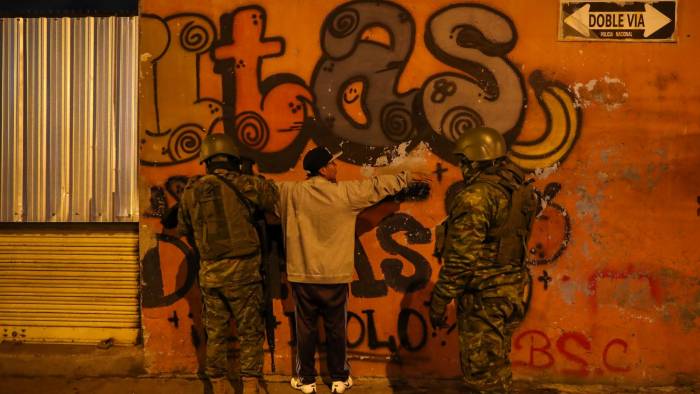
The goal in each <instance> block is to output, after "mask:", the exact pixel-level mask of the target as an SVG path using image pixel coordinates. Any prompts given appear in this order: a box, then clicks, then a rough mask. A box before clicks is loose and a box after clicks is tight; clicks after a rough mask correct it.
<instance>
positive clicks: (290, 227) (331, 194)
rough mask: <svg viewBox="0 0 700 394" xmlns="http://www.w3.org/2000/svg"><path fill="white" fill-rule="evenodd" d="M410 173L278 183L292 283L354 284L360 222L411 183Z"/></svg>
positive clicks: (288, 269) (316, 177) (279, 208)
mask: <svg viewBox="0 0 700 394" xmlns="http://www.w3.org/2000/svg"><path fill="white" fill-rule="evenodd" d="M408 179H409V174H408V173H407V172H402V173H401V174H398V175H379V176H375V177H372V178H370V179H367V180H359V181H342V182H338V183H333V182H331V181H329V180H327V179H325V178H323V177H321V176H315V177H312V178H310V179H307V180H305V181H301V182H278V183H277V186H278V187H279V191H280V201H279V206H278V213H279V215H280V219H281V221H282V228H283V230H284V238H285V247H286V250H287V279H288V280H289V281H290V282H299V283H321V284H337V283H350V282H352V280H353V273H354V254H355V221H356V218H357V215H358V214H359V213H360V212H361V211H362V210H363V209H365V208H367V207H369V206H371V205H373V204H376V203H377V202H379V201H381V200H382V199H383V198H384V197H387V196H390V195H392V194H396V193H398V192H399V191H401V189H403V188H404V187H406V186H407V185H408Z"/></svg>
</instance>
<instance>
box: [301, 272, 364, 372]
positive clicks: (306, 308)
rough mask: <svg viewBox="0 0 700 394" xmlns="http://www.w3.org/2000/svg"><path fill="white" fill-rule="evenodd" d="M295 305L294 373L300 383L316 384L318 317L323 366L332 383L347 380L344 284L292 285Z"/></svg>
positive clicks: (346, 288)
mask: <svg viewBox="0 0 700 394" xmlns="http://www.w3.org/2000/svg"><path fill="white" fill-rule="evenodd" d="M292 294H293V295H294V301H295V303H296V309H295V316H296V334H297V360H296V374H297V376H298V377H299V378H300V379H301V381H302V383H303V384H311V383H313V382H315V381H316V368H315V363H314V356H315V353H316V342H317V341H318V317H319V316H321V317H323V324H324V329H325V332H326V363H327V366H328V372H329V373H330V375H331V379H332V380H334V381H335V380H342V381H345V380H347V378H348V376H349V375H350V366H349V365H348V363H347V359H346V353H347V349H346V346H347V340H346V337H347V332H346V329H347V305H348V285H347V284H346V283H343V284H332V285H325V284H323V285H321V284H310V283H292Z"/></svg>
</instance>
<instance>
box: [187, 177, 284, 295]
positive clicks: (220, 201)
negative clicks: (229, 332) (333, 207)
mask: <svg viewBox="0 0 700 394" xmlns="http://www.w3.org/2000/svg"><path fill="white" fill-rule="evenodd" d="M219 177H224V178H226V179H227V180H228V181H229V182H230V183H231V184H233V185H234V186H235V187H236V188H237V189H238V191H239V192H240V193H241V194H242V195H243V196H245V198H246V199H247V202H248V204H249V206H250V208H251V209H262V210H264V211H267V212H274V206H275V203H276V201H277V200H278V199H279V192H278V189H277V187H276V186H275V184H274V182H272V181H268V180H265V179H263V178H261V177H256V176H250V175H242V174H240V173H238V172H235V171H227V170H223V169H216V170H214V172H213V173H212V174H207V175H203V176H195V177H192V178H190V180H189V181H188V183H187V186H185V189H184V191H183V193H182V197H181V198H180V208H179V211H178V232H179V233H180V234H181V235H189V236H190V237H191V238H194V242H195V244H196V246H197V249H198V250H199V254H200V258H201V264H200V272H199V278H200V285H202V286H210V287H211V286H218V285H223V284H225V283H235V282H237V283H244V282H254V281H259V280H260V272H259V268H260V267H259V263H258V266H255V267H253V266H251V265H254V264H250V259H247V257H250V256H251V255H255V254H257V253H259V252H260V240H259V238H258V234H257V232H256V230H255V227H254V226H253V223H252V221H251V217H250V215H251V212H250V211H249V209H248V207H246V205H245V204H244V202H242V201H241V199H240V198H238V196H237V195H236V193H235V192H234V191H233V190H232V189H231V188H230V187H229V186H227V185H226V183H224V181H222V180H221V179H220V178H219ZM232 259H233V260H232ZM232 261H238V262H248V263H247V264H246V266H245V267H244V266H241V265H240V264H234V263H232Z"/></svg>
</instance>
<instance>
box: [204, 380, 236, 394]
mask: <svg viewBox="0 0 700 394" xmlns="http://www.w3.org/2000/svg"><path fill="white" fill-rule="evenodd" d="M210 381H211V387H212V391H213V393H214V394H236V390H234V389H233V386H232V385H231V382H229V380H228V379H226V378H216V379H210Z"/></svg>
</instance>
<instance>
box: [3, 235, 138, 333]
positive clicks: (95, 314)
mask: <svg viewBox="0 0 700 394" xmlns="http://www.w3.org/2000/svg"><path fill="white" fill-rule="evenodd" d="M136 226H137V225H136V224H135V223H134V224H119V225H107V226H106V225H104V224H101V225H95V224H92V225H89V226H86V225H71V226H70V227H66V225H63V226H60V227H55V226H54V227H52V228H46V227H45V226H36V225H26V226H22V228H20V229H18V228H17V226H16V225H15V226H13V228H0V334H1V335H2V340H4V341H22V342H53V343H60V342H73V343H96V342H100V341H106V340H110V339H111V341H112V342H113V343H115V344H133V343H136V342H137V338H138V333H139V313H138V311H139V298H138V277H139V263H138V258H139V256H138V232H137V229H136Z"/></svg>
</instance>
